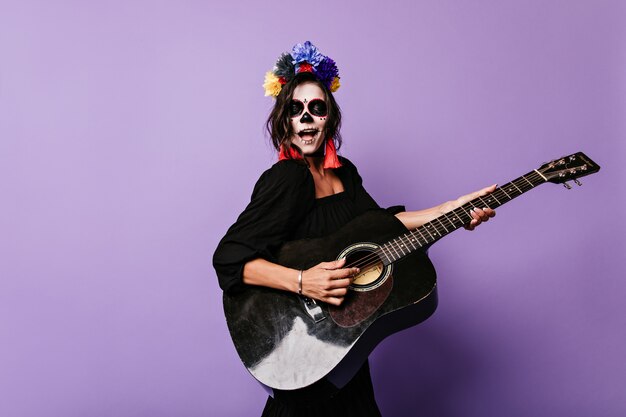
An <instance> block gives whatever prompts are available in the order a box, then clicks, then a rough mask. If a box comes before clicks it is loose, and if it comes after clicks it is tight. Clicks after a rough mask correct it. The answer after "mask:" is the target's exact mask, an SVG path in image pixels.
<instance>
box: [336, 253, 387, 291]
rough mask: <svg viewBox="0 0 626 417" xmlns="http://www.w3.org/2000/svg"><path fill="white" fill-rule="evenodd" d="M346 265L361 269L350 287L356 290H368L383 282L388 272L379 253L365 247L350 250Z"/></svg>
mask: <svg viewBox="0 0 626 417" xmlns="http://www.w3.org/2000/svg"><path fill="white" fill-rule="evenodd" d="M346 265H350V266H352V265H354V266H356V267H358V268H359V269H360V272H359V273H358V274H357V276H356V277H355V279H354V281H353V283H352V285H350V288H351V289H353V290H355V291H368V290H371V289H374V288H376V287H378V286H379V285H380V284H382V283H383V282H384V280H385V278H386V276H387V275H388V274H385V272H386V271H385V266H384V265H383V263H382V261H381V260H380V258H379V257H378V255H377V254H376V253H374V252H372V251H371V250H366V249H363V248H360V249H356V250H353V251H350V253H348V255H347V262H346Z"/></svg>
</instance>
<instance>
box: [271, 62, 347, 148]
mask: <svg viewBox="0 0 626 417" xmlns="http://www.w3.org/2000/svg"><path fill="white" fill-rule="evenodd" d="M307 82H311V83H314V84H316V85H318V86H319V87H320V88H321V89H322V91H323V92H324V95H325V99H326V105H327V106H328V117H327V118H326V126H325V127H324V132H323V134H324V139H326V138H329V137H330V138H333V140H334V141H335V146H336V148H337V149H339V148H340V147H341V133H340V129H341V109H340V108H339V105H338V104H337V102H336V101H335V98H334V97H333V93H332V92H331V91H330V90H329V89H328V87H326V85H325V84H324V83H322V82H321V81H320V80H318V79H317V77H316V76H315V75H314V74H312V73H310V72H300V73H298V74H296V76H295V77H294V78H293V79H291V80H290V81H289V82H288V83H287V84H285V85H284V86H283V88H282V90H281V91H280V93H279V94H278V96H277V97H276V103H274V108H273V109H272V112H271V113H270V115H269V117H268V118H267V122H266V123H265V127H266V129H267V132H268V133H269V135H270V138H271V139H272V145H274V148H276V150H277V151H280V147H281V145H285V147H287V148H288V147H292V148H293V149H296V150H297V151H298V153H301V151H300V148H298V147H297V146H296V145H293V144H292V143H291V142H290V138H291V137H292V136H293V130H292V128H291V119H290V117H289V102H290V101H291V98H292V97H293V91H294V90H295V89H296V87H297V86H299V85H300V84H304V83H307ZM287 156H288V157H289V152H287Z"/></svg>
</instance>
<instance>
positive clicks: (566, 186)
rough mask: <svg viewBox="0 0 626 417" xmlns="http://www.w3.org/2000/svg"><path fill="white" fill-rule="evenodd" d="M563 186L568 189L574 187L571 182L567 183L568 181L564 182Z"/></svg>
mask: <svg viewBox="0 0 626 417" xmlns="http://www.w3.org/2000/svg"><path fill="white" fill-rule="evenodd" d="M563 187H565V188H567V189H568V190H571V189H572V186H571V185H569V184H568V183H566V182H564V183H563Z"/></svg>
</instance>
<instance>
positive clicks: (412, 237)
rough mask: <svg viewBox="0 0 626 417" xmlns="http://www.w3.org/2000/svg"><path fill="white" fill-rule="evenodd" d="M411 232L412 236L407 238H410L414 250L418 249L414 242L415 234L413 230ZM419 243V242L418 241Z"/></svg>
mask: <svg viewBox="0 0 626 417" xmlns="http://www.w3.org/2000/svg"><path fill="white" fill-rule="evenodd" d="M409 233H410V234H411V237H410V238H409V237H407V239H408V240H409V243H410V244H411V246H413V250H416V249H417V247H416V246H415V245H414V244H413V242H414V241H415V237H414V236H413V232H409ZM418 244H419V242H418Z"/></svg>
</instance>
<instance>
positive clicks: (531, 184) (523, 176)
mask: <svg viewBox="0 0 626 417" xmlns="http://www.w3.org/2000/svg"><path fill="white" fill-rule="evenodd" d="M522 178H524V180H525V181H526V182H527V183H529V184H530V186H531V187H535V186H534V185H533V183H532V182H530V181H528V180H527V179H526V176H525V175H522Z"/></svg>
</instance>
